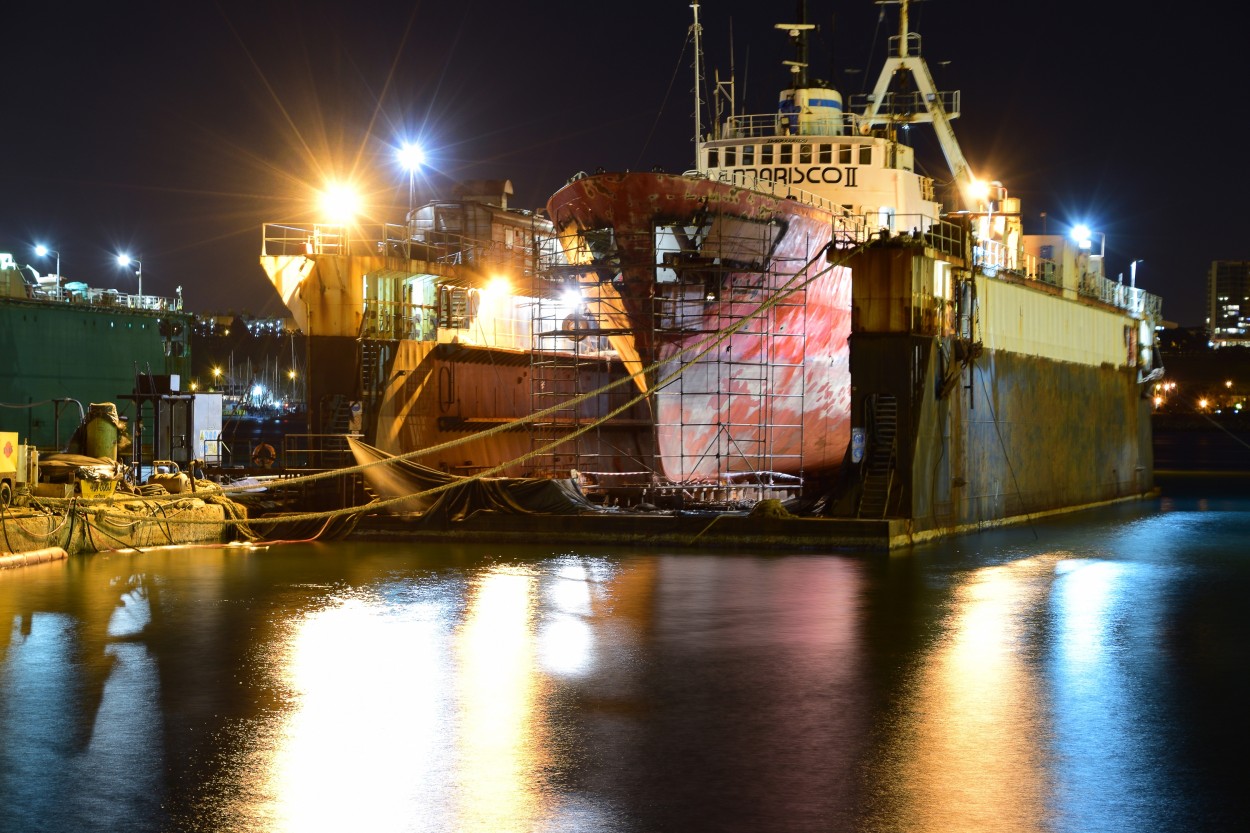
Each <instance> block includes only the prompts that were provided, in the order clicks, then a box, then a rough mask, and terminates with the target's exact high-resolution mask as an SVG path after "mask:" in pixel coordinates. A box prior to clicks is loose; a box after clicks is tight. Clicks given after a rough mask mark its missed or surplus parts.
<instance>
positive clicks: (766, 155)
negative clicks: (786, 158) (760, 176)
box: [760, 145, 773, 165]
mask: <svg viewBox="0 0 1250 833" xmlns="http://www.w3.org/2000/svg"><path fill="white" fill-rule="evenodd" d="M760 164H761V165H771V164H773V146H772V145H764V146H763V147H761V148H760Z"/></svg>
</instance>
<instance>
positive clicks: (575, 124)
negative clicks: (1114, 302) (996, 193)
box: [0, 0, 1250, 326]
mask: <svg viewBox="0 0 1250 833" xmlns="http://www.w3.org/2000/svg"><path fill="white" fill-rule="evenodd" d="M15 5H16V6H17V7H16V8H8V9H6V25H5V49H4V51H3V60H4V67H5V68H4V72H3V80H2V81H0V84H2V85H3V98H2V99H0V100H2V101H3V102H4V106H5V108H6V112H5V115H6V119H5V128H4V131H3V139H2V140H0V141H2V143H3V144H2V147H3V153H2V154H0V187H2V188H3V195H4V196H3V200H2V204H3V209H2V214H0V251H10V252H12V253H13V254H14V256H15V257H16V258H17V259H18V261H19V262H30V263H31V264H32V265H34V266H35V267H36V268H38V269H40V271H42V272H52V271H54V263H53V262H52V260H51V259H50V258H44V259H40V258H37V257H36V256H35V255H34V253H33V251H32V247H33V246H34V244H36V243H40V242H43V243H45V244H46V245H48V246H49V247H51V248H54V249H57V250H59V251H60V253H61V272H62V274H64V275H65V276H66V279H67V280H81V281H85V282H86V283H89V284H91V285H93V286H104V287H107V286H115V287H118V288H121V289H127V288H129V289H130V290H131V291H133V289H134V286H133V281H134V277H133V274H132V273H128V272H126V271H125V270H123V269H122V268H121V267H120V266H118V265H117V264H116V260H115V255H116V253H118V252H120V251H127V252H129V253H130V254H131V255H132V256H134V257H138V258H140V259H141V260H142V262H143V282H144V286H143V288H144V291H145V292H147V293H149V294H159V295H167V296H172V295H173V293H174V289H175V287H177V286H182V287H183V290H184V296H185V300H186V305H187V307H188V308H189V309H191V310H193V311H197V312H226V311H235V312H239V311H245V310H246V311H249V312H251V313H253V314H257V315H280V314H284V309H283V307H282V305H281V303H280V301H279V300H278V296H277V294H276V293H275V292H274V291H273V289H272V288H271V287H270V285H269V282H268V279H267V278H266V277H265V274H264V271H263V270H262V269H261V268H260V266H259V264H258V256H259V254H260V246H261V227H262V224H263V223H265V222H291V223H301V222H305V223H306V222H312V221H314V220H315V219H317V217H316V214H315V210H314V206H315V194H316V192H317V190H318V189H319V188H321V187H323V185H324V184H325V183H326V182H327V180H329V179H340V180H345V179H352V180H354V181H356V182H357V183H358V184H359V185H360V186H361V187H362V188H363V189H364V191H365V192H366V193H367V194H368V198H367V204H368V208H367V209H366V212H365V216H364V217H363V219H365V220H368V221H379V222H380V221H387V222H395V223H399V222H402V219H403V212H404V209H405V207H406V205H407V200H408V178H407V174H406V173H405V172H404V171H403V170H402V169H401V168H400V167H399V166H398V164H397V163H396V161H395V148H396V147H397V146H398V145H399V144H400V143H401V142H402V141H404V140H405V139H417V140H419V141H421V142H422V144H423V145H424V146H425V147H426V149H427V152H428V154H429V156H430V159H429V163H428V168H427V171H426V172H425V175H424V176H423V177H422V180H421V182H420V191H419V194H418V201H419V202H421V201H425V200H426V199H429V198H432V197H434V196H440V195H444V196H445V195H448V194H449V190H448V183H450V182H453V181H455V180H464V179H479V178H499V179H504V178H506V179H511V180H512V182H513V184H514V187H515V189H516V195H515V196H514V198H513V201H512V205H514V206H519V207H525V208H540V207H541V206H543V205H544V204H545V202H546V199H547V197H548V196H549V195H550V194H551V193H552V192H554V191H555V190H556V189H557V188H559V187H560V186H561V185H562V184H563V183H564V182H565V180H567V179H568V177H570V176H571V175H573V174H574V173H576V172H578V171H582V170H585V171H591V170H594V169H596V168H600V167H602V168H605V169H607V170H620V169H625V168H633V169H650V168H652V167H655V166H659V167H661V168H663V169H665V170H669V171H674V172H676V171H682V170H685V169H688V168H690V167H692V165H693V142H692V137H693V132H694V128H693V117H692V113H693V96H692V87H693V80H692V70H691V60H692V47H691V44H690V43H689V41H688V31H689V28H690V23H691V8H690V4H689V2H688V0H634V2H628V3H622V4H610V3H594V2H568V0H548V2H542V3H527V2H520V3H507V4H505V3H500V2H482V0H459V2H450V0H440V2H437V3H436V2H430V0H417V2H409V3H400V2H371V0H356V1H355V2H335V3H324V2H305V3H297V2H291V0H276V1H275V2H265V0H248V1H247V2H233V1H232V0H223V1H222V2H218V3H201V2H180V3H168V2H165V3H146V2H126V0H117V2H112V3H92V4H77V3H75V4H68V3H39V4H37V3H22V4H15ZM1191 6H1192V8H1193V9H1194V12H1193V13H1185V14H1181V13H1180V12H1175V11H1174V12H1173V17H1170V18H1160V17H1158V16H1156V15H1153V14H1149V13H1147V12H1146V11H1145V9H1146V6H1145V5H1144V4H1140V5H1139V4H1130V3H1106V2H1102V3H1100V2H1088V1H1087V2H1069V0H1053V2H1049V3H1045V4H1038V3H1022V2H1002V0H925V2H919V3H916V4H915V7H914V9H913V15H912V16H913V21H912V29H913V31H917V32H919V33H920V35H921V36H922V37H923V39H924V54H925V57H926V58H927V60H928V62H929V65H930V68H931V69H932V71H933V74H934V76H935V79H936V81H937V84H938V86H939V88H940V89H943V90H960V91H961V94H962V103H963V116H962V117H961V118H960V119H958V120H957V121H956V122H955V123H954V126H955V130H956V132H957V134H958V135H959V137H960V141H961V144H962V146H963V149H964V153H965V155H966V156H967V157H968V159H969V161H970V163H971V164H972V167H973V170H974V172H975V173H976V174H977V175H979V176H982V177H984V178H990V179H998V180H1000V181H1002V182H1003V184H1004V185H1005V186H1006V187H1007V189H1008V191H1009V193H1010V194H1011V195H1012V196H1018V197H1020V198H1021V199H1022V202H1023V210H1024V212H1025V230H1026V232H1028V233H1037V232H1040V231H1041V230H1042V228H1041V224H1042V222H1043V221H1042V219H1041V213H1042V212H1046V214H1047V218H1046V221H1045V222H1046V224H1047V230H1048V231H1050V232H1051V233H1054V232H1056V230H1059V229H1063V228H1066V227H1067V226H1069V225H1070V224H1072V223H1075V222H1079V221H1084V222H1086V223H1088V224H1089V225H1090V226H1091V227H1093V228H1095V229H1097V230H1099V231H1103V232H1105V234H1106V246H1107V257H1108V272H1109V274H1110V276H1112V277H1114V276H1115V275H1116V274H1117V273H1119V272H1122V273H1124V274H1125V279H1126V281H1127V279H1128V270H1129V263H1130V262H1131V261H1132V260H1134V259H1137V258H1142V259H1144V262H1143V263H1141V264H1139V266H1138V276H1137V277H1138V285H1139V286H1141V287H1144V288H1145V289H1147V290H1149V291H1151V292H1154V293H1156V294H1158V295H1161V296H1162V297H1163V304H1164V306H1163V308H1164V314H1165V316H1166V318H1167V319H1169V320H1171V321H1175V322H1177V323H1180V324H1181V325H1184V326H1197V325H1200V324H1202V322H1203V320H1204V316H1205V309H1204V304H1205V288H1206V272H1207V268H1208V266H1209V264H1210V262H1211V261H1212V260H1217V259H1232V260H1250V234H1247V233H1246V231H1245V230H1243V226H1244V225H1245V220H1246V219H1247V218H1248V212H1247V209H1246V208H1244V207H1243V202H1244V200H1245V196H1246V192H1247V185H1248V183H1247V176H1246V173H1245V167H1244V165H1243V163H1242V159H1241V156H1242V153H1243V150H1242V144H1243V141H1244V140H1243V133H1244V131H1243V129H1242V128H1243V126H1244V124H1245V122H1246V116H1245V114H1244V113H1245V110H1246V107H1247V95H1246V93H1245V91H1244V86H1245V75H1246V72H1245V69H1244V63H1243V59H1244V54H1243V53H1244V52H1245V49H1246V48H1245V46H1244V44H1243V43H1242V40H1243V39H1242V37H1241V35H1242V34H1243V33H1244V32H1245V31H1246V23H1247V22H1248V18H1250V15H1248V14H1247V12H1245V11H1244V10H1243V6H1242V4H1240V3H1238V4H1224V3H1219V4H1215V3H1196V4H1191ZM1217 7H1218V11H1219V12H1221V13H1222V14H1216V13H1215V12H1216V10H1217ZM797 8H798V3H797V2H785V0H783V1H782V2H777V3H772V2H769V3H765V2H747V0H736V1H735V0H706V2H704V3H702V5H701V12H700V16H701V22H702V23H703V27H704V51H705V54H706V64H707V69H708V73H709V75H711V73H712V72H713V71H714V70H717V69H719V70H720V72H721V75H722V76H728V74H729V73H730V70H731V57H730V56H731V52H732V54H733V60H732V69H733V71H734V72H735V73H736V78H737V82H738V102H739V104H738V109H739V112H750V113H760V112H767V111H770V110H772V109H773V107H774V106H775V100H776V94H777V91H778V89H780V88H781V87H783V86H785V82H786V78H787V76H786V73H785V71H784V69H783V68H782V66H781V61H782V60H786V59H789V58H791V57H792V55H791V53H790V49H789V46H788V43H787V40H786V38H785V36H784V34H783V33H781V32H778V31H776V30H775V29H774V28H773V24H774V23H779V22H792V20H793V19H794V18H795V17H796V16H797V11H796V10H797ZM1229 8H1235V9H1236V10H1237V11H1236V13H1235V16H1233V17H1229V16H1228V9H1229ZM1134 9H1136V10H1139V11H1136V12H1134V13H1132V14H1131V15H1130V14H1127V13H1126V12H1125V10H1134ZM879 12H880V8H879V7H878V6H876V5H875V4H873V3H872V2H871V0H832V1H831V0H809V2H808V19H809V21H810V22H813V23H816V24H818V25H820V31H819V32H818V34H817V35H815V36H814V38H813V42H812V53H811V56H810V59H811V64H812V67H813V69H812V75H813V77H818V78H827V79H831V80H832V81H833V82H834V84H835V85H836V86H837V87H838V88H839V89H841V90H842V92H843V93H844V95H846V96H848V97H849V95H850V94H852V93H857V92H862V91H863V88H864V87H865V85H868V86H871V83H872V81H874V80H875V78H876V74H877V71H878V69H879V67H880V63H881V60H882V58H883V56H884V50H885V37H886V36H887V35H888V34H894V33H895V32H896V25H897V24H896V23H895V22H894V21H895V13H896V7H893V6H891V7H887V21H886V22H885V23H884V24H882V25H881V26H879V25H878V15H879ZM1234 38H1236V39H1237V40H1236V41H1234ZM731 45H732V50H731ZM947 62H949V63H947ZM704 122H705V124H706V123H707V117H706V116H705V118H704ZM915 129H917V130H919V131H921V132H922V133H925V134H927V133H928V132H929V130H928V128H927V126H923V125H922V126H920V127H919V128H915ZM921 147H923V145H921ZM927 170H928V172H929V173H931V174H934V175H936V176H938V178H939V179H942V178H945V171H944V170H943V169H942V168H941V167H940V166H937V167H933V168H929V169H927Z"/></svg>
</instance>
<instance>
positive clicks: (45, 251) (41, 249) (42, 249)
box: [35, 243, 61, 301]
mask: <svg viewBox="0 0 1250 833" xmlns="http://www.w3.org/2000/svg"><path fill="white" fill-rule="evenodd" d="M35 254H37V255H39V256H40V257H47V256H48V255H56V299H57V300H58V301H59V300H61V253H60V252H58V251H54V250H52V249H49V248H48V247H47V246H45V245H43V244H42V243H40V244H39V245H38V246H36V247H35Z"/></svg>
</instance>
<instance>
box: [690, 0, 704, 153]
mask: <svg viewBox="0 0 1250 833" xmlns="http://www.w3.org/2000/svg"><path fill="white" fill-rule="evenodd" d="M690 8H692V9H694V24H693V25H692V26H691V27H690V30H691V32H693V33H694V166H695V167H696V168H697V167H699V145H700V143H701V142H702V141H703V120H702V114H703V99H702V97H701V95H702V83H703V40H702V37H701V35H702V34H703V27H702V26H700V25H699V0H694V2H693V3H691V4H690Z"/></svg>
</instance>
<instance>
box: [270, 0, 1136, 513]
mask: <svg viewBox="0 0 1250 833" xmlns="http://www.w3.org/2000/svg"><path fill="white" fill-rule="evenodd" d="M884 5H889V6H894V7H896V11H897V16H898V34H897V35H895V36H892V37H891V38H890V39H889V42H888V50H887V58H886V61H885V65H884V66H883V67H882V69H881V72H880V75H879V77H878V80H877V83H876V86H875V87H874V89H873V91H872V92H871V93H870V94H867V95H863V96H855V97H852V98H850V99H849V100H844V99H843V97H842V96H841V95H840V94H839V93H838V92H837V91H836V90H834V89H832V88H831V87H829V86H828V85H826V84H823V83H820V82H817V81H812V80H809V78H808V75H807V37H808V33H809V32H810V30H811V29H812V26H811V25H810V24H808V23H807V22H806V19H805V18H806V15H805V14H804V13H803V12H802V11H800V13H799V15H798V17H799V20H797V21H795V22H789V23H783V24H780V25H779V26H778V29H780V30H782V31H783V32H785V33H786V34H787V35H788V37H789V38H790V40H791V42H792V45H793V46H794V48H795V58H794V60H791V61H787V62H786V65H787V67H788V68H789V70H791V73H792V74H791V76H790V83H789V85H788V86H786V87H785V88H784V89H783V90H782V91H781V93H780V96H779V98H778V100H777V104H776V106H775V108H774V109H771V110H770V111H769V112H767V113H764V114H756V115H739V114H737V112H736V104H735V103H734V101H733V84H732V80H730V81H728V82H721V81H719V80H718V82H717V85H716V90H715V91H714V99H715V101H716V102H717V104H718V106H717V107H715V108H714V112H715V117H714V119H713V120H712V123H711V125H710V127H709V129H708V130H707V131H706V132H705V131H704V130H703V129H702V127H696V135H697V136H698V137H699V139H698V142H697V153H696V164H695V168H694V169H693V170H691V171H689V172H687V173H685V174H680V175H679V174H668V173H662V172H599V173H595V174H590V175H587V174H578V175H576V176H574V177H573V178H572V179H571V180H570V181H569V182H568V183H567V184H566V185H565V186H564V187H562V188H560V189H559V190H558V191H557V192H556V193H555V194H554V195H553V196H552V197H551V198H550V200H549V201H548V204H547V208H546V216H542V215H541V214H539V213H530V212H518V211H515V210H514V209H508V208H507V204H506V188H505V189H502V190H501V189H498V188H496V189H495V192H491V193H487V192H486V191H485V190H484V189H479V191H480V193H478V194H477V195H473V194H464V195H461V198H460V199H459V200H457V201H453V202H449V203H433V204H430V205H428V206H425V207H423V208H421V209H418V210H417V211H414V212H412V214H411V215H410V216H409V218H408V221H407V222H406V223H405V224H404V225H402V226H388V227H380V228H379V230H378V231H377V232H376V233H375V234H372V235H370V234H364V235H359V234H358V235H357V238H356V239H352V240H348V239H347V238H346V236H345V235H343V234H341V233H340V232H339V231H336V230H335V228H334V227H308V228H298V229H295V228H286V227H281V226H276V225H274V226H267V227H266V233H265V248H264V251H263V254H262V263H263V264H264V265H265V267H266V269H267V271H268V272H269V274H270V276H271V279H272V280H273V282H274V284H275V286H276V287H277V288H278V289H279V292H280V293H281V294H282V297H283V298H284V300H286V301H287V305H288V307H289V308H290V309H291V311H292V313H293V314H294V315H295V317H296V318H297V320H298V321H300V322H301V327H302V329H303V330H304V332H305V333H306V335H308V336H309V349H310V356H309V366H310V379H312V380H314V382H313V384H315V385H319V387H315V388H312V389H310V391H309V401H310V403H312V404H313V405H314V406H316V405H317V404H318V403H320V405H321V407H320V409H319V411H318V413H319V414H320V417H319V418H320V420H321V425H320V426H319V427H320V430H332V429H333V428H334V426H336V425H338V424H339V418H338V417H336V416H334V414H335V413H340V412H343V409H344V408H348V409H349V410H350V409H351V408H354V409H355V413H357V414H359V415H360V419H359V421H358V422H357V423H356V424H357V426H358V427H359V428H360V429H361V432H362V433H363V435H364V437H365V438H366V440H367V441H372V442H373V443H374V444H375V445H376V446H377V447H378V448H379V449H381V450H382V451H384V452H387V453H391V454H409V453H413V452H420V454H421V455H422V456H421V458H420V459H421V461H422V462H423V463H425V464H426V465H430V466H431V467H434V468H440V469H443V470H445V471H448V472H452V473H460V474H473V473H474V472H480V471H483V470H486V471H489V472H490V473H502V474H510V475H519V476H557V477H567V476H569V475H570V473H575V475H576V476H577V478H578V479H579V481H580V482H581V483H582V484H583V486H584V487H585V488H587V489H588V490H590V491H592V492H593V491H599V492H600V493H607V492H608V491H610V490H611V489H613V488H618V487H622V486H635V487H636V486H641V487H642V489H643V493H644V494H646V495H648V496H651V497H654V496H662V495H667V496H676V497H677V498H679V499H684V500H687V501H693V500H698V499H704V498H707V499H711V500H719V501H722V502H723V500H724V499H725V498H727V497H744V496H746V497H753V498H754V499H759V498H761V497H765V496H783V497H784V496H790V497H796V498H802V500H796V501H795V502H794V503H792V504H791V505H792V506H794V507H796V508H799V507H805V508H807V509H809V510H810V511H814V512H819V513H821V514H824V515H829V516H835V517H844V518H876V519H880V518H887V517H888V518H894V519H903V520H905V521H906V523H907V526H908V529H909V531H910V533H911V534H914V535H918V536H919V535H923V534H925V533H926V532H933V533H937V532H939V531H948V530H954V529H961V528H967V527H969V526H975V525H979V524H984V523H992V522H999V521H1003V520H1006V519H1010V518H1017V517H1022V516H1027V515H1030V514H1035V513H1039V512H1047V511H1057V510H1064V509H1071V508H1075V507H1080V506H1085V505H1090V504H1096V503H1099V502H1103V501H1107V500H1114V499H1118V498H1123V497H1127V496H1132V495H1140V494H1144V493H1146V492H1148V491H1150V490H1151V488H1152V486H1153V471H1152V468H1153V466H1152V460H1151V442H1150V421H1149V411H1148V404H1147V402H1146V400H1145V399H1144V397H1143V395H1142V394H1143V391H1144V389H1145V386H1146V385H1147V384H1148V383H1150V382H1151V381H1153V380H1154V379H1155V378H1157V376H1158V374H1159V373H1160V368H1159V367H1157V362H1156V359H1155V350H1154V344H1153V339H1154V329H1155V326H1156V324H1157V323H1158V322H1159V321H1160V320H1161V305H1160V302H1159V299H1158V298H1157V297H1155V296H1152V295H1150V294H1149V293H1146V292H1144V291H1143V290H1141V289H1139V288H1138V287H1136V286H1135V285H1133V284H1129V285H1125V284H1124V283H1122V282H1118V281H1112V280H1109V279H1108V278H1107V277H1106V275H1105V273H1104V258H1103V256H1102V253H1101V252H1100V251H1099V248H1096V247H1092V246H1091V245H1090V240H1089V239H1088V237H1086V238H1085V239H1082V240H1076V239H1074V238H1072V237H1071V236H1069V235H1067V234H1054V235H1046V234H1043V235H1026V234H1025V233H1024V228H1023V222H1022V219H1021V218H1022V214H1021V206H1020V203H1019V200H1018V199H1016V198H1014V197H1012V196H1010V194H1009V192H1008V191H1007V189H1006V188H1005V187H1004V186H1003V185H1002V184H1001V183H998V182H989V183H986V182H983V181H982V180H981V179H980V178H978V177H977V176H975V175H974V172H973V167H972V165H971V164H970V163H969V161H968V160H967V159H966V158H965V157H964V155H963V153H962V150H961V149H960V146H959V143H958V141H957V138H956V136H955V132H954V129H953V126H952V123H953V121H954V120H955V119H956V118H957V117H958V116H959V113H960V105H961V102H960V96H959V94H958V93H950V92H941V91H938V90H937V89H936V87H935V86H934V83H933V79H932V76H931V74H930V72H929V70H928V67H927V66H926V64H925V62H924V59H923V57H922V53H921V39H920V36H919V35H918V34H917V33H915V32H912V31H911V30H910V28H909V22H908V19H909V18H908V11H909V6H910V4H909V2H907V0H901V2H893V3H886V4H884ZM692 8H693V9H694V13H695V25H694V27H693V29H692V31H693V32H694V33H695V35H696V39H697V36H698V33H699V31H700V27H699V22H698V14H699V5H698V4H697V3H696V4H693V6H692ZM769 35H770V37H774V38H775V37H776V35H775V34H773V33H772V32H770V33H769ZM696 46H697V44H696ZM697 51H698V50H697V49H696V52H697ZM699 80H700V78H699V74H698V72H696V82H698V81H699ZM696 87H697V84H696ZM922 124H927V125H930V126H931V127H932V129H933V132H934V135H935V137H936V140H937V143H938V145H939V147H940V149H941V151H942V153H943V155H944V157H945V162H946V164H947V166H948V168H949V171H950V181H949V182H948V183H942V182H938V181H936V180H935V179H933V178H931V177H929V176H926V175H924V174H923V173H921V172H920V171H919V170H918V167H919V166H918V164H917V160H916V158H915V151H914V150H913V148H912V147H911V146H909V145H908V144H906V143H904V142H903V141H902V138H901V137H902V136H903V134H904V131H903V128H904V127H910V126H913V125H922ZM944 187H945V190H944ZM501 275H503V276H506V278H507V284H506V286H505V285H504V284H502V283H500V282H499V280H498V279H499V277H500V276H501ZM332 403H333V404H332ZM314 430H317V429H314Z"/></svg>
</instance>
